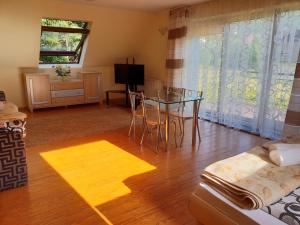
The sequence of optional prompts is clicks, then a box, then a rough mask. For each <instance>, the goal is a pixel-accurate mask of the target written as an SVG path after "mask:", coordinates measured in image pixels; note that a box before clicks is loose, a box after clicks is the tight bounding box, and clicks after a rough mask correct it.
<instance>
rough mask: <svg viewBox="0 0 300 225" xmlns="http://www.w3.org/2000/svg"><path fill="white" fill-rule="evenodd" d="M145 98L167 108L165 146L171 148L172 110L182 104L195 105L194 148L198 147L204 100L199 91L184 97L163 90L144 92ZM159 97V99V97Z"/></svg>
mask: <svg viewBox="0 0 300 225" xmlns="http://www.w3.org/2000/svg"><path fill="white" fill-rule="evenodd" d="M144 95H145V98H146V99H149V100H152V101H154V102H156V103H158V102H159V103H160V104H161V105H164V106H165V107H164V108H165V110H164V112H165V144H166V145H165V146H166V150H167V149H168V146H169V139H170V109H172V107H173V108H176V105H178V104H182V103H188V102H192V103H193V112H192V113H193V125H192V146H195V145H196V132H197V123H198V108H199V107H198V104H200V102H201V101H202V100H203V99H204V98H203V97H202V95H200V94H199V92H197V91H188V92H185V94H183V95H179V94H176V93H174V92H169V91H167V90H165V89H163V90H151V91H145V92H144ZM158 96H159V97H158Z"/></svg>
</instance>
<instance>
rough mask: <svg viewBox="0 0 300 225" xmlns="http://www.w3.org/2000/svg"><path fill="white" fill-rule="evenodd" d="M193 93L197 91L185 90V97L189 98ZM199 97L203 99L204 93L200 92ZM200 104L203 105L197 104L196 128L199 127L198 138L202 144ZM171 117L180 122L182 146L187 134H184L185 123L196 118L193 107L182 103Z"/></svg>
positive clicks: (171, 113)
mask: <svg viewBox="0 0 300 225" xmlns="http://www.w3.org/2000/svg"><path fill="white" fill-rule="evenodd" d="M193 92H195V91H192V90H188V89H185V90H184V97H188V96H189V95H191V94H192V93H193ZM197 95H198V96H199V97H201V98H202V97H203V92H202V91H198V92H197ZM200 103H201V101H198V103H197V109H196V110H197V123H196V127H197V133H198V138H199V141H200V142H201V134H200V128H199V119H200V118H199V110H200ZM189 106H190V107H189ZM170 115H171V116H172V117H174V118H177V120H178V123H179V129H180V132H181V141H180V146H182V142H183V138H184V134H185V132H184V127H185V122H186V121H187V120H191V119H193V118H194V116H193V109H192V107H191V104H188V103H187V104H186V103H180V104H179V107H178V108H177V109H176V110H172V111H171V112H170Z"/></svg>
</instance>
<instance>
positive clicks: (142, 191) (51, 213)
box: [0, 108, 265, 225]
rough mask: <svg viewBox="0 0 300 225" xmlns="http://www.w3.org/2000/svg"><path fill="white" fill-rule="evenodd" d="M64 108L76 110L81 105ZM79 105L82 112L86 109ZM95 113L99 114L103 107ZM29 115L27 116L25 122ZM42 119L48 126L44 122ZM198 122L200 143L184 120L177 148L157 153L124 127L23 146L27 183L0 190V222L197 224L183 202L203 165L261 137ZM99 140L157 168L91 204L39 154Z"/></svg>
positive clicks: (26, 224) (29, 224) (10, 224)
mask: <svg viewBox="0 0 300 225" xmlns="http://www.w3.org/2000/svg"><path fill="white" fill-rule="evenodd" d="M91 109H92V110H95V109H94V108H91ZM60 110H61V109H54V110H53V109H52V110H50V111H49V112H47V111H46V112H41V113H40V114H39V113H35V114H34V117H35V118H36V117H43V116H44V115H45V114H51V113H58V112H60ZM68 110H76V111H80V110H81V109H80V108H76V109H68ZM82 110H85V111H86V110H89V108H84V109H82ZM98 113H99V116H101V109H99V112H98ZM124 113H126V111H124ZM31 118H32V117H29V121H28V123H30V120H31ZM112 118H113V115H112ZM79 122H80V121H79ZM128 122H129V121H128ZM45 124H46V126H45V129H47V121H45ZM200 125H201V135H202V142H201V143H200V144H198V145H197V146H196V147H195V148H192V147H191V132H190V130H191V123H187V126H186V128H185V129H186V131H187V132H186V135H185V138H184V141H183V145H182V147H181V148H175V146H174V143H172V145H171V148H170V149H169V151H168V152H165V151H164V147H163V144H162V145H161V148H160V152H159V153H158V154H156V153H155V152H154V151H153V148H154V147H153V146H154V142H152V141H155V140H152V141H151V140H150V139H151V138H148V139H147V140H146V143H145V145H144V146H143V147H140V146H139V138H140V133H141V132H140V129H137V133H136V137H135V138H134V137H128V136H127V131H128V130H127V128H120V129H117V130H114V131H109V132H106V133H103V134H99V135H97V134H95V135H93V136H89V137H83V138H79V139H76V140H63V141H61V142H59V143H52V144H51V145H40V146H34V147H30V148H27V161H28V171H29V184H28V186H26V187H23V188H18V189H14V190H9V191H5V192H0V224H1V225H79V224H82V225H97V224H126V225H130V224H133V225H135V224H137V225H138V224H149V225H152V224H153V225H169V224H170V225H185V224H186V225H193V224H196V222H195V220H194V219H193V218H192V217H191V216H190V214H189V212H188V209H187V203H188V198H189V195H190V194H191V192H192V191H193V189H194V188H195V187H196V185H197V184H198V183H199V181H200V174H201V171H202V170H203V168H205V167H206V166H207V165H209V164H210V163H212V162H215V161H217V160H221V159H224V158H227V157H230V156H233V155H236V154H238V153H241V152H244V151H246V150H248V149H249V148H251V147H253V146H255V145H259V144H262V143H263V142H264V141H265V140H264V139H262V138H260V137H257V136H254V135H251V134H247V133H244V132H240V131H237V130H233V129H229V128H226V127H224V126H220V125H217V124H213V123H209V122H205V121H201V124H200ZM28 132H30V130H29V131H28ZM49 135H54V134H49ZM31 138H34V137H31ZM25 140H26V139H25ZM98 140H106V141H108V142H109V143H112V144H113V145H115V146H118V147H119V148H120V149H122V150H123V151H126V152H127V153H129V154H130V155H134V156H135V157H137V158H138V159H139V160H141V161H144V162H146V163H147V164H149V165H152V166H154V167H155V169H154V170H152V171H148V172H145V173H141V174H138V175H133V176H130V177H128V178H127V179H125V180H123V181H122V183H123V184H124V185H125V186H126V187H127V188H128V189H129V190H130V193H127V194H124V195H122V196H120V197H117V198H115V199H112V200H110V201H108V202H103V203H101V204H99V205H94V206H93V207H91V205H90V204H88V201H87V200H86V199H85V198H84V197H83V196H82V195H80V194H79V193H78V192H77V191H76V188H74V187H73V186H72V185H70V184H69V183H68V182H66V180H65V179H64V178H63V177H62V176H61V175H60V174H59V173H58V171H57V170H55V168H53V167H51V166H50V165H49V163H47V162H46V161H45V160H44V159H43V158H42V157H41V154H40V153H43V152H52V151H55V150H57V149H59V148H64V147H68V146H76V145H79V144H84V143H92V142H94V141H98ZM108 163H112V164H113V163H115V162H108ZM128 166H129V167H130V166H131V165H128ZM120 172H121V171H120ZM111 176H112V177H111V178H110V181H109V182H114V179H113V176H114V174H112V175H111Z"/></svg>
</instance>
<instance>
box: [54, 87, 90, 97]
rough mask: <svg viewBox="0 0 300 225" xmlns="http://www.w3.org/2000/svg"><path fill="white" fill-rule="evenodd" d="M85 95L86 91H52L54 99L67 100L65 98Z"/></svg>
mask: <svg viewBox="0 0 300 225" xmlns="http://www.w3.org/2000/svg"><path fill="white" fill-rule="evenodd" d="M83 95H84V89H72V90H60V91H51V96H52V98H65V97H75V96H83Z"/></svg>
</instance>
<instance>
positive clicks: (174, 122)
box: [173, 121, 177, 148]
mask: <svg viewBox="0 0 300 225" xmlns="http://www.w3.org/2000/svg"><path fill="white" fill-rule="evenodd" d="M173 124H174V140H175V146H176V148H177V137H176V133H177V128H176V127H177V126H176V121H173Z"/></svg>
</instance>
